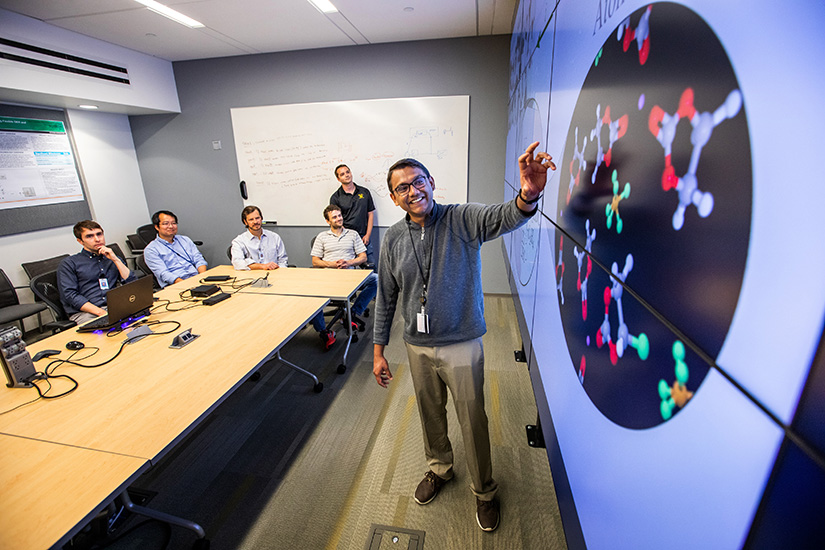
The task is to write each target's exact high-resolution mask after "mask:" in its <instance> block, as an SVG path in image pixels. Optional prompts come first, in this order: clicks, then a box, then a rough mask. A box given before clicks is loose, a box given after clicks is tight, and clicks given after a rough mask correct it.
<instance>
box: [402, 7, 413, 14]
mask: <svg viewBox="0 0 825 550" xmlns="http://www.w3.org/2000/svg"><path fill="white" fill-rule="evenodd" d="M404 11H405V12H407V13H412V12H414V11H415V8H414V7H412V6H407V7H406V8H404Z"/></svg>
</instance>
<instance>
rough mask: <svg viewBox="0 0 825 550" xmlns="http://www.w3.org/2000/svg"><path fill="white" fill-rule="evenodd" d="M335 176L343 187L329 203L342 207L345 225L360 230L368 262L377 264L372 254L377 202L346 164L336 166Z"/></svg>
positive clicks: (359, 233) (334, 194) (333, 195)
mask: <svg viewBox="0 0 825 550" xmlns="http://www.w3.org/2000/svg"><path fill="white" fill-rule="evenodd" d="M335 177H336V178H338V181H339V182H341V187H339V188H338V190H337V191H335V193H333V194H332V196H331V197H330V198H329V203H330V204H334V205H335V206H337V207H338V208H340V209H341V215H342V216H343V217H344V227H346V228H347V229H354V230H355V231H357V232H358V235H359V236H360V237H361V240H362V241H363V242H364V246H366V247H367V263H368V264H370V265H375V260H374V258H373V254H372V224H373V217H374V215H375V204H374V203H373V202H372V195H370V192H369V189H367V188H366V187H361V186H360V185H357V184H356V183H355V182H354V181H352V172H351V171H350V169H349V167H348V166H347V165H346V164H339V165H338V166H336V167H335Z"/></svg>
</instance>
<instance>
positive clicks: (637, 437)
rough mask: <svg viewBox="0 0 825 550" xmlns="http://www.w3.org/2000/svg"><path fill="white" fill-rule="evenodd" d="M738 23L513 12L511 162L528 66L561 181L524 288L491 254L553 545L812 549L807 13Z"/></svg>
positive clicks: (697, 13) (824, 14) (712, 16)
mask: <svg viewBox="0 0 825 550" xmlns="http://www.w3.org/2000/svg"><path fill="white" fill-rule="evenodd" d="M742 7H743V6H742V5H741V3H735V2H733V3H731V2H718V1H714V0H690V1H687V0H686V1H684V2H653V3H645V2H638V1H631V0H623V1H621V2H612V1H610V2H605V1H604V0H561V1H560V2H552V1H548V2H542V1H541V0H526V1H522V2H521V4H520V6H519V13H520V15H518V16H517V20H518V21H520V20H521V19H523V18H525V17H526V15H525V14H527V13H529V14H537V13H544V14H548V20H547V21H545V22H544V23H545V24H544V25H541V24H540V23H537V22H532V23H531V24H530V25H526V24H523V23H522V24H519V25H517V27H518V28H516V29H514V38H513V47H512V51H511V60H512V63H513V66H512V68H511V69H512V71H513V73H514V74H511V102H510V108H511V112H510V117H509V120H510V129H509V132H510V133H509V137H508V162H512V161H511V160H510V159H509V157H511V156H513V155H512V153H511V149H517V145H519V146H521V145H523V144H520V143H517V142H518V141H519V139H518V138H517V136H519V135H523V134H524V133H525V132H527V131H529V130H530V129H531V128H532V127H533V126H534V125H533V124H532V122H531V119H530V118H529V117H527V114H529V105H528V103H527V102H524V101H514V100H513V98H514V97H516V96H517V95H518V93H519V90H520V89H521V88H520V87H522V88H523V87H524V83H525V82H527V81H528V80H529V79H530V78H531V76H534V75H540V74H542V72H544V73H546V74H549V76H548V77H542V78H545V80H544V86H545V89H546V90H548V91H549V101H548V104H549V119H548V122H547V129H546V134H547V135H546V138H545V140H544V142H543V143H542V147H541V148H542V149H545V150H547V151H548V152H549V153H550V154H551V155H553V157H554V158H555V159H556V164H557V165H558V167H559V169H558V170H557V171H556V172H555V173H553V174H551V176H550V177H549V179H548V188H547V190H546V192H545V197H544V199H543V201H542V202H541V203H540V209H541V214H540V215H541V216H542V220H541V223H540V224H538V229H537V230H536V231H534V233H535V234H537V235H538V237H537V238H536V239H534V240H535V242H536V246H535V249H536V250H537V254H536V256H535V258H536V259H535V261H534V262H533V263H532V264H531V265H530V268H531V269H530V277H531V284H530V285H525V284H522V282H520V281H519V275H520V268H521V267H523V265H520V264H519V263H518V262H519V261H520V260H521V258H522V257H523V253H521V254H520V251H522V250H523V249H524V245H523V243H524V239H523V238H522V239H521V240H519V238H518V235H515V234H514V236H513V237H512V238H511V239H510V242H509V245H508V257H509V260H510V265H511V270H510V273H511V277H512V279H513V280H512V281H511V285H512V287H513V289H514V291H515V292H516V293H517V297H518V302H519V304H520V305H521V316H522V325H524V326H526V327H527V328H526V331H525V332H526V334H523V337H524V339H525V340H529V343H527V342H525V347H526V348H529V349H531V351H532V360H533V361H534V363H533V364H531V369H537V372H536V373H534V375H535V376H538V378H539V379H540V381H541V384H540V387H541V388H543V389H542V392H543V393H542V394H541V395H537V399H539V400H542V399H544V400H546V405H544V406H540V407H539V410H540V411H542V410H543V409H545V410H548V411H549V413H548V414H547V415H546V417H547V418H546V419H545V418H542V422H545V421H546V422H551V423H552V425H551V426H549V427H546V428H545V435H546V436H548V437H550V438H553V440H554V441H553V444H554V445H555V446H556V448H557V449H558V451H559V452H558V453H557V454H558V456H557V457H555V458H554V460H555V461H556V462H557V464H552V462H553V461H551V466H552V467H553V471H554V475H565V480H564V483H562V484H559V483H558V482H557V486H559V485H561V486H566V487H569V492H567V493H566V494H560V499H567V500H569V502H565V503H564V505H561V506H560V507H561V509H562V511H563V520H564V523H565V530H566V531H567V532H568V533H569V534H570V535H572V536H568V543H570V544H571V547H587V548H615V547H634V548H643V547H653V546H654V545H658V544H660V543H661V541H662V540H663V537H665V538H667V540H668V544H670V545H671V546H672V547H676V548H699V547H724V548H736V547H743V546H744V547H748V548H763V547H771V545H773V544H775V543H777V542H780V543H781V542H784V543H786V544H789V545H791V546H788V547H806V546H805V545H806V544H809V543H810V542H811V541H818V542H820V543H821V540H822V536H823V527H821V526H820V525H819V524H821V523H822V522H821V521H820V520H821V518H822V517H825V496H822V495H825V445H823V444H822V442H821V439H822V438H821V436H819V435H818V434H817V431H816V429H812V428H811V427H812V426H820V427H821V426H822V425H823V422H825V409H823V407H821V406H817V405H816V403H820V402H823V397H825V388H824V387H823V383H822V377H823V375H822V366H821V364H822V363H823V359H822V356H823V354H825V351H822V350H820V346H821V343H820V342H821V339H822V335H823V321H825V285H823V284H822V281H823V280H825V248H823V247H820V246H816V244H815V243H816V242H818V236H819V235H821V234H822V230H821V223H820V222H819V220H820V218H821V216H820V214H819V212H820V210H821V205H822V204H825V185H823V183H825V182H823V181H822V177H821V175H820V174H819V172H818V171H817V170H816V168H815V165H816V162H817V161H816V160H815V159H817V158H818V157H819V153H818V149H819V145H818V144H819V141H820V140H819V139H818V137H819V133H820V132H819V127H818V126H819V125H818V124H817V123H816V120H818V119H816V116H815V113H817V112H818V109H819V102H820V100H819V97H820V95H821V90H822V89H825V73H823V72H822V71H819V70H816V69H815V68H816V67H817V66H818V57H817V55H818V52H821V51H825V35H823V34H822V33H821V30H820V29H821V26H822V25H823V24H825V5H823V4H822V3H820V2H816V1H813V0H810V1H803V2H795V3H793V4H792V5H787V6H784V7H783V8H782V9H777V7H776V5H775V4H773V3H769V2H766V1H761V0H760V1H757V2H750V3H748V6H747V9H746V10H743V9H742ZM527 28H542V29H543V32H544V38H547V37H548V36H549V37H551V38H552V47H551V48H548V49H550V50H551V51H552V55H550V56H547V54H546V53H544V52H543V53H542V54H541V55H537V52H538V51H539V50H540V49H545V48H546V47H547V46H548V45H547V44H546V43H545V42H544V38H543V39H542V40H541V41H539V40H538V39H537V37H538V35H537V34H536V33H534V32H529V31H527V30H525V29H527ZM539 44H540V45H539ZM542 55H543V56H545V57H547V58H548V59H547V60H545V61H542V62H541V63H545V64H549V68H548V67H538V66H536V60H540V59H542ZM540 88H541V86H538V87H533V91H532V92H531V93H532V94H533V95H537V96H539V95H541V90H540ZM511 172H512V170H510V171H508V172H507V173H508V175H510V174H511ZM512 179H513V176H511V180H512ZM514 189H515V186H514V185H513V182H512V181H508V182H506V184H505V191H504V194H505V197H511V196H513V193H514ZM522 234H523V235H527V234H528V233H527V232H525V231H522ZM531 250H532V249H531ZM817 350H820V351H819V352H817ZM816 365H819V366H816ZM817 373H819V374H817ZM537 386H538V385H537ZM800 396H801V397H800ZM820 432H821V429H820ZM557 466H558V467H557ZM800 472H807V474H805V475H801V474H800ZM794 494H796V495H798V497H799V499H798V500H797V501H794V500H793V496H792V495H794ZM571 506H572V509H573V510H574V511H575V513H574V514H567V515H568V517H567V518H565V517H564V516H565V514H564V510H565V509H571V508H570V507H571ZM677 532H678V533H679V535H678V536H677V537H670V535H669V534H673V533H677ZM773 547H776V546H773Z"/></svg>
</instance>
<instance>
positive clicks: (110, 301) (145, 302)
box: [77, 277, 154, 332]
mask: <svg viewBox="0 0 825 550" xmlns="http://www.w3.org/2000/svg"><path fill="white" fill-rule="evenodd" d="M153 303H154V296H153V292H152V278H151V277H141V278H140V279H137V280H135V281H132V282H131V283H126V284H125V285H121V286H116V287H115V288H113V289H111V290H109V292H107V293H106V309H107V310H108V314H107V315H103V316H102V317H98V318H97V319H93V320H91V321H89V322H88V323H86V324H85V325H82V326H80V327H78V329H77V332H94V331H96V330H107V329H110V328H112V327H116V326H118V325H119V324H121V323H123V322H131V321H132V320H134V319H135V318H136V317H139V316H140V315H138V314H140V313H141V312H143V310H147V309H149V308H150V307H152V304H153Z"/></svg>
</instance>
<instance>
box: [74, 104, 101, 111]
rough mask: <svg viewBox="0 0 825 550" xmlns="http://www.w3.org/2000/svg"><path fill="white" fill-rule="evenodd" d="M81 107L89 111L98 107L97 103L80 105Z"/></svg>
mask: <svg viewBox="0 0 825 550" xmlns="http://www.w3.org/2000/svg"><path fill="white" fill-rule="evenodd" d="M78 108H80V109H86V110H88V111H94V110H96V109H97V105H78Z"/></svg>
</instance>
